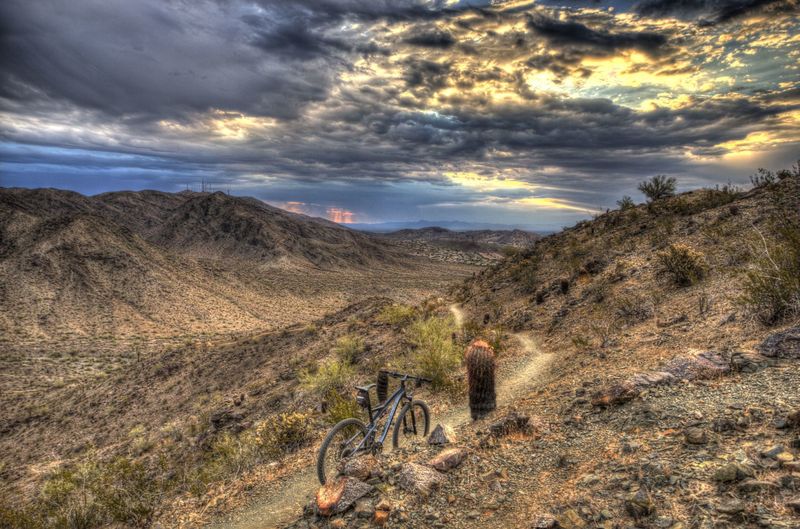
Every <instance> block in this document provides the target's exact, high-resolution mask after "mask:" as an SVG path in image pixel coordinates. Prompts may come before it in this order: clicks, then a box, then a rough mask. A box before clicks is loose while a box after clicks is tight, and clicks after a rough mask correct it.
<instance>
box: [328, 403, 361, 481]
mask: <svg viewBox="0 0 800 529" xmlns="http://www.w3.org/2000/svg"><path fill="white" fill-rule="evenodd" d="M366 436H367V426H366V425H365V424H364V423H363V422H361V421H360V420H358V419H353V418H350V419H344V420H343V421H340V422H338V423H337V424H336V426H334V427H333V429H332V430H331V431H330V432H328V435H326V436H325V440H324V441H322V445H321V446H320V447H319V452H318V453H317V478H318V479H319V482H320V483H322V484H323V485H324V484H325V480H326V479H327V477H328V476H330V477H334V476H336V474H337V473H338V472H339V465H340V464H341V462H342V460H344V459H347V458H348V457H350V456H352V455H353V453H354V451H355V449H356V447H357V446H358V445H359V444H361V441H363V440H364V438H365V437H366Z"/></svg>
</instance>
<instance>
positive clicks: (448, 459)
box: [428, 448, 467, 472]
mask: <svg viewBox="0 0 800 529" xmlns="http://www.w3.org/2000/svg"><path fill="white" fill-rule="evenodd" d="M465 457H467V451H466V450H464V449H463V448H448V449H446V450H442V451H441V452H439V453H438V454H436V456H434V457H433V459H431V460H430V461H428V464H429V465H430V466H432V467H433V468H435V469H436V470H439V471H441V472H447V471H449V470H452V469H454V468H456V467H457V466H458V465H460V464H461V462H462V461H464V458H465Z"/></svg>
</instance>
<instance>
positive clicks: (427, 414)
mask: <svg viewBox="0 0 800 529" xmlns="http://www.w3.org/2000/svg"><path fill="white" fill-rule="evenodd" d="M413 406H419V408H420V409H421V410H422V416H423V417H424V418H425V428H423V434H422V436H423V437H427V435H428V431H429V429H430V427H431V410H430V408H428V405H427V404H426V403H425V401H423V400H416V399H415V400H412V401H411V402H409V403H408V404H406V405H405V406H403V409H402V410H400V414H399V415H398V416H397V421H396V422H395V423H394V432H393V433H392V447H393V448H397V447H398V446H400V443H399V441H400V429H401V428H402V425H403V417H405V415H406V413H408V411H409V410H411V408H412V407H413ZM418 431H419V429H418ZM417 435H419V433H417Z"/></svg>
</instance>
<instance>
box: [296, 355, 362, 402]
mask: <svg viewBox="0 0 800 529" xmlns="http://www.w3.org/2000/svg"><path fill="white" fill-rule="evenodd" d="M354 376H355V370H354V369H353V367H352V365H351V364H350V363H349V362H345V361H342V360H340V359H328V360H327V361H325V362H322V363H321V364H320V365H319V367H318V368H317V370H316V372H312V371H309V370H306V371H303V372H302V373H301V374H300V380H301V382H302V383H303V384H304V385H305V386H306V387H308V388H309V389H311V391H313V392H314V393H316V394H317V395H320V396H326V395H329V394H330V393H331V392H334V391H340V390H342V389H344V388H345V387H346V386H347V384H348V383H349V382H350V381H351V380H352V379H353V377H354Z"/></svg>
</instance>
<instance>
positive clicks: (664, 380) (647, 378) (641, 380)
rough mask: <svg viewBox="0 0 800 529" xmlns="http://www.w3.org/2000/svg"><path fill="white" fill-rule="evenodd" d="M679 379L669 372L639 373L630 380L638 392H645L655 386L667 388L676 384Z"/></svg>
mask: <svg viewBox="0 0 800 529" xmlns="http://www.w3.org/2000/svg"><path fill="white" fill-rule="evenodd" d="M677 381H678V379H677V378H675V375H673V374H672V373H669V372H667V371H652V372H650V373H638V374H636V375H633V377H631V378H630V379H629V382H630V383H631V384H632V385H633V387H635V388H636V389H638V390H640V391H641V390H644V389H647V388H650V387H653V386H667V385H670V384H674V383H675V382H677Z"/></svg>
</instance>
